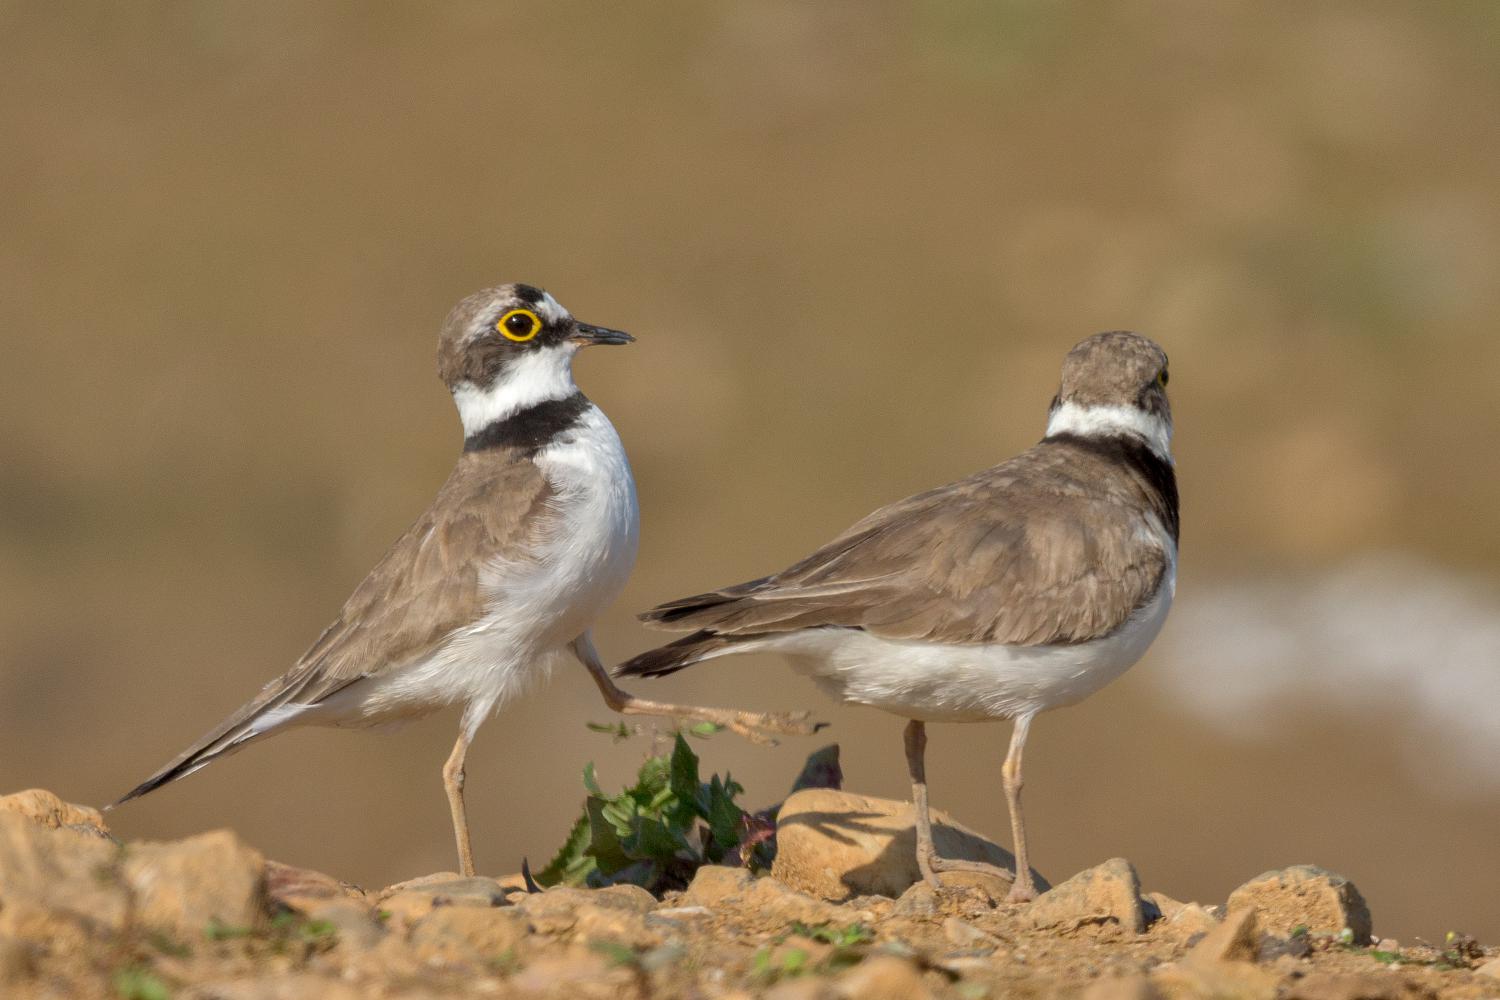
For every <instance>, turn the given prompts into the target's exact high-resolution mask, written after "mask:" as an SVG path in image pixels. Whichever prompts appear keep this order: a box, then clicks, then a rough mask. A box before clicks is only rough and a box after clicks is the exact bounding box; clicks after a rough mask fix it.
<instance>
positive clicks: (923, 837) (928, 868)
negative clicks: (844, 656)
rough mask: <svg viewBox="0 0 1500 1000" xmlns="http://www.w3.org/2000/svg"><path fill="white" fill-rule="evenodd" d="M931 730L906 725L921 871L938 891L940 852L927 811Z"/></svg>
mask: <svg viewBox="0 0 1500 1000" xmlns="http://www.w3.org/2000/svg"><path fill="white" fill-rule="evenodd" d="M926 752H927V726H926V724H925V723H923V722H919V721H918V720H916V719H912V720H911V721H910V722H908V723H907V724H906V771H907V773H908V774H910V775H911V803H912V807H913V809H915V810H916V814H917V871H919V872H921V873H922V879H923V881H925V882H926V883H927V884H928V885H930V886H932V887H933V888H934V889H936V888H938V878H937V874H936V873H935V872H934V871H933V870H932V862H933V859H934V858H936V857H937V849H936V848H934V847H933V846H932V815H931V813H929V812H928V810H927V764H926V761H925V755H926Z"/></svg>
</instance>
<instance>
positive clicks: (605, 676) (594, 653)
mask: <svg viewBox="0 0 1500 1000" xmlns="http://www.w3.org/2000/svg"><path fill="white" fill-rule="evenodd" d="M572 648H573V655H575V656H577V657H578V661H579V662H580V663H582V664H583V665H584V666H585V667H587V668H588V671H589V676H591V677H593V678H594V683H595V684H597V685H598V686H599V693H600V694H602V695H603V696H604V703H605V704H606V705H608V706H609V707H610V708H611V709H613V710H614V711H616V712H619V713H620V714H621V715H665V716H671V717H672V718H677V719H694V720H697V721H699V722H712V723H713V724H714V725H716V726H723V727H724V728H725V729H728V730H730V731H731V732H735V733H739V734H740V735H741V736H743V737H745V738H746V739H747V740H750V741H751V742H753V743H765V744H769V745H772V746H774V745H775V743H776V739H775V737H774V736H772V735H770V734H772V733H775V734H777V735H781V736H811V735H812V734H813V733H816V732H817V731H818V730H819V729H821V728H823V726H825V725H827V723H823V722H810V721H809V717H810V716H811V714H812V713H810V712H736V711H734V710H732V709H727V708H698V707H696V706H692V705H668V704H664V703H662V702H659V701H647V700H646V699H644V698H637V697H635V696H634V695H632V694H627V693H626V692H624V691H622V690H620V688H619V687H618V686H616V684H615V682H614V678H612V677H610V676H609V670H608V669H606V668H605V666H604V664H603V663H602V662H600V660H599V652H598V650H596V649H595V648H594V640H593V638H592V636H590V635H589V633H587V632H585V633H583V634H582V635H580V636H579V637H578V638H577V639H574V640H573V644H572Z"/></svg>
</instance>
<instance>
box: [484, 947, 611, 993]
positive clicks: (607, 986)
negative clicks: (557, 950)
mask: <svg viewBox="0 0 1500 1000" xmlns="http://www.w3.org/2000/svg"><path fill="white" fill-rule="evenodd" d="M632 978H633V975H632V973H631V972H630V971H629V970H627V969H617V968H611V966H610V965H609V963H608V962H607V961H606V960H605V959H604V957H603V956H601V955H599V954H598V953H597V952H594V951H590V950H588V949H586V948H578V949H574V950H572V951H570V952H568V953H567V954H565V955H559V956H555V957H554V956H548V957H546V958H541V959H538V960H537V961H535V962H530V963H528V964H527V965H526V967H525V968H523V969H522V970H521V971H520V972H517V973H516V974H515V975H514V976H512V977H510V979H509V981H508V985H509V986H510V987H511V989H513V990H514V991H515V992H516V993H519V994H522V995H526V994H531V993H540V994H544V995H546V996H549V997H557V996H587V997H594V996H601V995H602V996H610V997H617V996H623V995H628V994H626V992H625V990H626V989H627V988H628V986H629V981H630V980H631V979H632ZM612 981H613V982H612Z"/></svg>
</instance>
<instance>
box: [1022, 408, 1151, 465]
mask: <svg viewBox="0 0 1500 1000" xmlns="http://www.w3.org/2000/svg"><path fill="white" fill-rule="evenodd" d="M1054 434H1077V435H1079V436H1080V437H1095V436H1098V435H1103V434H1133V435H1135V436H1136V437H1138V438H1141V439H1142V440H1143V441H1145V442H1146V446H1147V447H1149V448H1150V449H1151V450H1152V451H1154V452H1156V454H1157V455H1158V456H1160V457H1161V458H1162V459H1164V460H1166V461H1168V462H1170V461H1172V424H1171V422H1170V421H1168V420H1166V419H1165V418H1163V417H1161V416H1159V415H1157V414H1154V413H1147V412H1146V411H1145V410H1142V409H1139V408H1137V407H1134V406H1079V405H1078V404H1077V403H1063V404H1062V405H1061V406H1059V407H1058V408H1057V409H1055V410H1053V411H1052V412H1051V414H1049V415H1048V417H1047V437H1051V436H1052V435H1054Z"/></svg>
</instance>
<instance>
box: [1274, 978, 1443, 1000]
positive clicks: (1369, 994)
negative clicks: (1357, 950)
mask: <svg viewBox="0 0 1500 1000" xmlns="http://www.w3.org/2000/svg"><path fill="white" fill-rule="evenodd" d="M1413 995H1420V994H1412V993H1408V992H1407V990H1406V987H1405V985H1404V984H1403V982H1402V981H1401V979H1400V977H1397V976H1392V975H1389V974H1388V973H1357V972H1356V973H1345V972H1309V973H1308V974H1307V975H1305V976H1300V977H1298V978H1295V979H1292V980H1290V981H1289V982H1288V983H1287V984H1286V985H1285V986H1284V987H1283V989H1282V990H1281V992H1280V993H1279V994H1278V1000H1406V998H1408V997H1410V996H1413Z"/></svg>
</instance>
